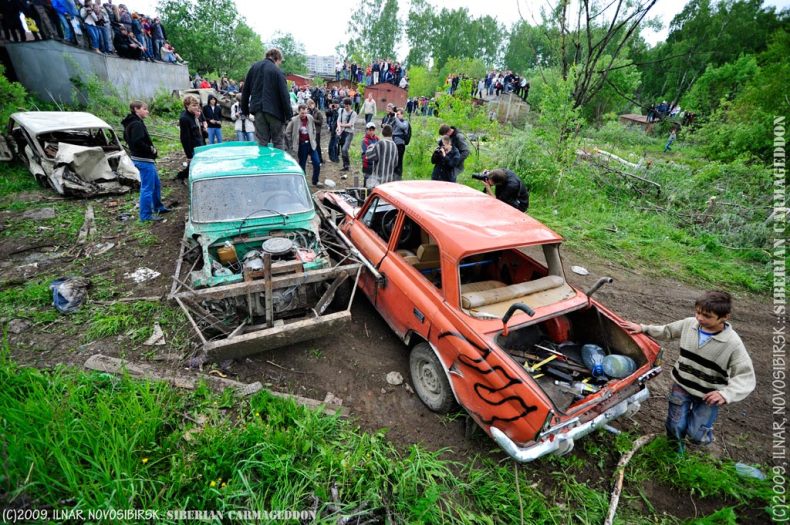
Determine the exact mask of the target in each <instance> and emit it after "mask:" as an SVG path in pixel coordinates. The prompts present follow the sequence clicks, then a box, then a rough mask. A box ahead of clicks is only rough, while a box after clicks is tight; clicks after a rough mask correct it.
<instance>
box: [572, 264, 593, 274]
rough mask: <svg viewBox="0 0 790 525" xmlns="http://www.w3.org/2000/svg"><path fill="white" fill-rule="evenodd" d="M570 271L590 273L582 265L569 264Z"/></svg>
mask: <svg viewBox="0 0 790 525" xmlns="http://www.w3.org/2000/svg"><path fill="white" fill-rule="evenodd" d="M571 271H572V272H573V273H575V274H578V275H590V271H589V270H588V269H587V268H585V267H584V266H571Z"/></svg>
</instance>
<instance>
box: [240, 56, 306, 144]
mask: <svg viewBox="0 0 790 525" xmlns="http://www.w3.org/2000/svg"><path fill="white" fill-rule="evenodd" d="M282 63H283V54H282V53H281V52H280V50H279V49H270V50H269V51H267V52H266V58H265V59H263V60H261V61H260V62H256V63H255V64H253V65H252V67H251V68H250V70H249V71H248V72H247V78H246V79H245V81H244V90H243V91H242V92H241V111H242V113H244V114H245V115H250V114H252V115H255V134H256V136H257V138H258V143H259V144H261V145H262V146H266V145H267V144H269V142H271V143H272V144H273V145H274V147H275V148H279V149H283V150H284V149H285V140H284V137H283V126H285V123H286V122H288V121H289V120H290V119H291V117H292V116H293V112H292V111H291V98H290V96H289V95H288V84H287V83H286V82H285V75H284V74H283V72H282V71H281V70H280V65H281V64H282Z"/></svg>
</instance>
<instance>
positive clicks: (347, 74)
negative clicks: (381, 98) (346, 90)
mask: <svg viewBox="0 0 790 525" xmlns="http://www.w3.org/2000/svg"><path fill="white" fill-rule="evenodd" d="M341 79H343V80H351V81H352V82H356V83H357V84H365V85H366V86H372V85H374V84H379V83H381V82H387V83H389V84H392V85H394V86H398V87H401V88H403V89H408V87H409V78H408V77H407V76H406V69H405V68H404V67H402V66H401V64H400V62H396V61H394V60H392V59H382V58H379V59H376V60H374V61H373V62H372V63H371V64H368V65H367V66H364V67H362V66H359V65H357V64H356V62H349V61H348V60H345V61H343V62H338V63H337V64H336V65H335V80H341Z"/></svg>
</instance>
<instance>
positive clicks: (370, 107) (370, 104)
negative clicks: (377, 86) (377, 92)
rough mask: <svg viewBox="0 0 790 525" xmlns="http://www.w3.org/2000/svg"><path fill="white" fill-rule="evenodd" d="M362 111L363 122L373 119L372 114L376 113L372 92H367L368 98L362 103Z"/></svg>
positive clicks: (366, 122)
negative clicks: (363, 115)
mask: <svg viewBox="0 0 790 525" xmlns="http://www.w3.org/2000/svg"><path fill="white" fill-rule="evenodd" d="M362 113H364V114H365V124H368V123H369V122H370V121H371V120H373V116H374V115H375V114H376V99H374V98H373V93H368V98H366V99H365V103H364V104H363V105H362Z"/></svg>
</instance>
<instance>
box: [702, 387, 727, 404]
mask: <svg viewBox="0 0 790 525" xmlns="http://www.w3.org/2000/svg"><path fill="white" fill-rule="evenodd" d="M702 400H703V401H705V403H706V404H708V405H716V406H720V405H726V404H727V400H726V399H724V396H723V395H721V392H719V391H718V390H715V391H713V392H708V393H707V394H705V395H704V396H702Z"/></svg>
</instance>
